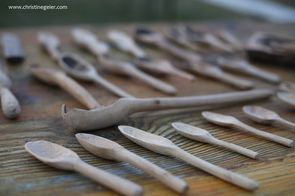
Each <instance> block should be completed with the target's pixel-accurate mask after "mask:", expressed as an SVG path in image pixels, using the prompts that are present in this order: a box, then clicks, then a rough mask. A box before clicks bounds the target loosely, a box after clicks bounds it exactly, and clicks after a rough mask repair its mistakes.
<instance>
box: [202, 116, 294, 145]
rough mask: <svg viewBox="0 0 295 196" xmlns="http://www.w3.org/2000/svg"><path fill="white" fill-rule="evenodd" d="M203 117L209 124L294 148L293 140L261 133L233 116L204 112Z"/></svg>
mask: <svg viewBox="0 0 295 196" xmlns="http://www.w3.org/2000/svg"><path fill="white" fill-rule="evenodd" d="M202 116H203V117H204V118H205V119H206V120H208V121H209V122H211V123H214V124H217V125H220V126H224V127H231V128H235V129H239V130H241V131H243V132H246V133H251V134H252V135H256V136H259V137H261V138H264V139H267V140H270V141H273V142H277V143H279V144H282V145H284V146H288V147H293V146H294V141H293V140H290V139H287V138H284V137H280V136H277V135H274V134H271V133H268V132H265V131H261V130H258V129H256V128H254V127H250V126H249V125H246V124H245V123H243V122H241V121H239V120H238V119H237V118H235V117H233V116H228V115H223V114H218V113H213V112H202Z"/></svg>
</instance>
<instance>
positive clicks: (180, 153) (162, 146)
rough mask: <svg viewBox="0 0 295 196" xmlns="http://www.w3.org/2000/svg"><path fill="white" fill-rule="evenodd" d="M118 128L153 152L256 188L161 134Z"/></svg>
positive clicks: (255, 183) (245, 179) (130, 128)
mask: <svg viewBox="0 0 295 196" xmlns="http://www.w3.org/2000/svg"><path fill="white" fill-rule="evenodd" d="M118 128H119V130H120V131H121V133H122V134H123V135H124V136H126V137H127V138H128V139H130V140H131V141H133V142H135V143H136V144H138V145H140V146H142V147H144V148H147V149H149V150H151V151H153V152H156V153H159V154H163V155H167V156H172V157H175V158H178V159H181V160H183V161H185V162H187V163H189V164H191V165H193V166H195V167H197V168H199V169H202V170H203V171H206V172H208V173H210V174H212V175H214V176H217V177H219V178H221V179H223V180H225V181H227V182H229V183H232V184H234V185H236V186H239V187H241V188H244V189H247V190H255V189H257V188H258V183H257V182H255V181H253V180H251V179H249V178H247V177H245V176H242V175H240V174H237V173H234V172H231V171H229V170H226V169H223V168H221V167H219V166H216V165H213V164H211V163H209V162H207V161H204V160H202V159H200V158H198V157H195V156H193V155H191V154H189V153H187V152H186V151H184V150H182V149H181V148H179V147H178V146H176V145H175V144H173V143H172V142H171V141H170V140H168V139H166V138H164V137H162V136H158V135H154V134H151V133H148V132H145V131H142V130H140V129H137V128H134V127H130V126H119V127H118Z"/></svg>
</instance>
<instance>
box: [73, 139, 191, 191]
mask: <svg viewBox="0 0 295 196" xmlns="http://www.w3.org/2000/svg"><path fill="white" fill-rule="evenodd" d="M76 138H77V140H78V141H79V143H80V144H81V145H82V146H83V147H84V148H85V149H86V150H88V151H89V152H91V153H92V154H95V155H97V156H99V157H102V158H105V159H110V160H117V161H124V162H127V163H130V164H132V165H134V166H136V167H138V168H140V169H142V170H144V171H145V172H146V173H148V174H150V175H151V176H153V177H155V178H157V179H158V180H160V181H161V182H162V183H164V184H166V185H167V186H168V187H170V188H172V189H173V190H175V191H177V192H179V193H183V192H185V191H186V190H187V189H188V187H187V184H186V183H185V182H184V181H183V180H181V179H178V178H176V177H175V176H173V175H172V174H171V173H169V172H167V171H166V170H164V169H162V168H160V167H158V166H157V165H155V164H153V163H151V162H149V161H148V160H146V159H144V158H142V157H140V156H138V155H136V154H134V153H132V152H130V151H129V150H127V149H125V148H124V147H123V146H121V145H120V144H118V143H116V142H113V141H111V140H108V139H105V138H103V137H99V136H95V135H91V134H84V133H79V134H76Z"/></svg>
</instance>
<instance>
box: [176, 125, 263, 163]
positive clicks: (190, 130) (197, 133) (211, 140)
mask: <svg viewBox="0 0 295 196" xmlns="http://www.w3.org/2000/svg"><path fill="white" fill-rule="evenodd" d="M172 126H173V127H174V128H175V129H176V131H177V132H178V133H179V134H181V135H183V136H184V137H187V138H190V139H193V140H196V141H199V142H204V143H208V144H213V145H217V146H221V147H223V148H226V149H229V150H231V151H234V152H238V153H240V154H242V155H245V156H247V157H250V158H252V159H256V158H257V156H258V153H257V152H254V151H252V150H249V149H247V148H243V147H241V146H238V145H235V144H232V143H229V142H225V141H222V140H219V139H217V138H215V137H214V136H213V135H211V134H210V133H209V132H208V131H206V130H204V129H201V128H198V127H194V126H191V125H189V124H185V123H181V122H174V123H172Z"/></svg>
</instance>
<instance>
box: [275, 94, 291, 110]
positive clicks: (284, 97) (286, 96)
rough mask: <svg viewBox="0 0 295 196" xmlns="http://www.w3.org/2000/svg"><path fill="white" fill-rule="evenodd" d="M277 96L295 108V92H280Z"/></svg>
mask: <svg viewBox="0 0 295 196" xmlns="http://www.w3.org/2000/svg"><path fill="white" fill-rule="evenodd" d="M277 96H278V98H279V99H280V100H281V101H282V102H284V103H286V104H287V105H289V106H291V107H292V108H295V93H287V92H279V93H278V94H277Z"/></svg>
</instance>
